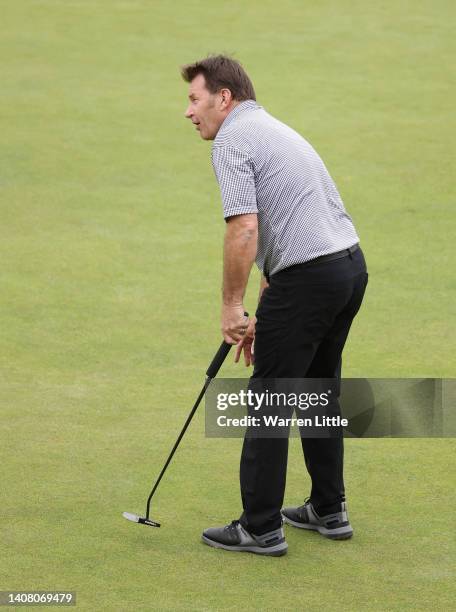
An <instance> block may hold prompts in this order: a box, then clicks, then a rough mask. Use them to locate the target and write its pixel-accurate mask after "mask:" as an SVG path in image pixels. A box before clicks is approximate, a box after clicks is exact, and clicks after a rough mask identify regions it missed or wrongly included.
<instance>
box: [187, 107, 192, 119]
mask: <svg viewBox="0 0 456 612" xmlns="http://www.w3.org/2000/svg"><path fill="white" fill-rule="evenodd" d="M191 116H192V109H191V108H190V106H188V107H187V110H186V111H185V117H186V118H187V119H190V117H191Z"/></svg>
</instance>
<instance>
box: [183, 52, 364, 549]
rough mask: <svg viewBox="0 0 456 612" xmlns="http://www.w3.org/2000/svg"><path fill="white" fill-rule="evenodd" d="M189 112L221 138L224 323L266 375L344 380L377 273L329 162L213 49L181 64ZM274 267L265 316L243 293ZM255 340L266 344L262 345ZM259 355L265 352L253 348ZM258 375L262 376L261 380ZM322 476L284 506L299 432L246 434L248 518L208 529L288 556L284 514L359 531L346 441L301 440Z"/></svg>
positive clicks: (263, 299)
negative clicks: (350, 339) (293, 436)
mask: <svg viewBox="0 0 456 612" xmlns="http://www.w3.org/2000/svg"><path fill="white" fill-rule="evenodd" d="M182 76H183V78H184V80H185V81H187V82H188V83H189V105H188V108H187V110H186V112H185V116H186V117H187V118H188V119H190V120H191V122H192V123H193V124H194V126H195V129H196V130H197V131H199V133H200V136H201V138H203V139H204V140H212V141H213V145H212V163H213V166H214V170H215V174H216V177H217V180H218V183H219V186H220V190H221V196H222V201H223V212H224V218H225V221H226V233H225V239H224V260H223V299H222V313H221V328H222V334H223V337H224V339H225V340H226V341H227V342H229V343H231V344H237V351H236V357H235V360H236V361H238V360H239V357H240V355H241V352H242V351H243V352H244V359H245V364H246V365H250V364H251V363H254V371H253V375H252V379H257V378H304V377H308V378H330V377H332V378H336V379H339V378H340V368H341V355H342V350H343V347H344V344H345V341H346V339H347V336H348V332H349V329H350V325H351V322H352V320H353V318H354V317H355V315H356V313H357V312H358V309H359V307H360V305H361V302H362V299H363V295H364V291H365V288H366V285H367V271H366V264H365V261H364V257H363V253H362V251H361V249H360V248H359V245H358V242H359V238H358V235H357V233H356V231H355V228H354V226H353V223H352V221H351V218H350V216H349V215H348V214H347V212H346V210H345V208H344V205H343V203H342V200H341V198H340V195H339V193H338V191H337V188H336V186H335V184H334V182H333V180H332V179H331V177H330V175H329V173H328V171H327V169H326V167H325V165H324V164H323V162H322V160H321V159H320V157H319V156H318V154H317V153H316V151H315V150H314V149H313V148H312V146H311V145H310V144H309V143H308V142H307V141H306V140H304V138H302V137H301V136H300V135H299V134H297V133H296V132H295V131H294V130H292V129H291V128H289V127H288V126H286V125H285V124H283V123H281V122H280V121H278V120H277V119H275V118H274V117H272V116H271V115H269V114H268V113H267V112H266V111H265V110H264V109H263V107H261V106H259V105H258V104H257V103H256V97H255V91H254V88H253V86H252V83H251V81H250V79H249V77H248V76H247V74H246V73H245V71H244V69H243V68H242V66H241V65H240V64H239V63H238V62H237V61H235V60H233V59H231V58H229V57H227V56H223V55H217V56H210V57H208V58H206V59H204V60H202V61H199V62H196V63H194V64H188V65H186V66H184V67H183V68H182ZM255 260H256V263H257V265H258V267H259V268H260V270H261V271H262V272H263V275H262V279H261V284H260V299H259V306H258V310H257V312H256V316H255V317H252V318H251V319H247V318H246V317H245V316H244V305H243V298H244V294H245V289H246V286H247V282H248V278H249V274H250V270H251V267H252V264H253V262H254V261H255ZM254 340H255V349H254V351H253V343H254ZM253 353H254V355H253ZM252 379H251V380H252ZM302 447H303V452H304V458H305V463H306V467H307V470H308V472H309V474H310V477H311V480H312V489H311V494H310V498H308V499H307V500H306V501H305V503H304V505H302V506H298V507H294V508H284V509H282V510H281V507H282V502H283V496H284V490H285V478H286V466H287V453H288V439H287V438H248V437H246V438H245V439H244V445H243V449H242V456H241V468H240V481H241V494H242V503H243V513H242V515H241V517H240V519H239V520H236V521H233V522H232V523H231V524H229V525H226V526H225V527H220V528H211V529H207V530H206V531H204V533H203V541H204V542H205V543H206V544H209V545H210V546H213V547H216V548H224V549H226V550H233V551H250V552H254V553H258V554H263V555H271V556H280V555H283V554H285V553H286V551H287V543H286V541H285V537H284V533H283V528H282V522H283V521H285V522H286V523H289V524H291V525H293V526H295V527H298V528H302V529H311V530H316V531H318V532H319V533H320V534H321V535H323V536H325V537H328V538H333V539H346V538H349V537H351V535H352V533H353V530H352V527H351V525H350V523H349V520H348V515H347V507H346V502H345V489H344V481H343V437H342V436H341V435H340V436H338V437H331V438H314V439H312V438H304V437H303V438H302Z"/></svg>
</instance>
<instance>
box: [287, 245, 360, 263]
mask: <svg viewBox="0 0 456 612" xmlns="http://www.w3.org/2000/svg"><path fill="white" fill-rule="evenodd" d="M358 249H359V243H356V244H354V245H353V246H351V247H349V248H348V249H344V250H343V251H337V253H329V255H322V256H321V257H315V259H309V261H305V262H304V264H303V265H305V266H312V265H313V264H316V263H322V262H323V261H332V260H333V259H341V258H342V257H348V255H351V254H352V253H354V252H355V251H357V250H358ZM298 265H299V264H298Z"/></svg>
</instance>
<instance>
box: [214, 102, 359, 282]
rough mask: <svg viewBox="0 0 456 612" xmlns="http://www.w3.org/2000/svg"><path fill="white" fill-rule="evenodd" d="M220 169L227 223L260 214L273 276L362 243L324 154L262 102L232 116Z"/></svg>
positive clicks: (261, 259)
mask: <svg viewBox="0 0 456 612" xmlns="http://www.w3.org/2000/svg"><path fill="white" fill-rule="evenodd" d="M212 164H213V166H214V171H215V175H216V177H217V180H218V183H219V186H220V191H221V195H222V202H223V214H224V217H225V219H227V218H228V217H231V216H233V215H242V214H246V213H257V214H258V233H259V235H258V251H257V258H256V263H257V265H258V267H259V268H260V270H262V271H263V272H264V273H266V275H271V274H275V273H276V272H279V270H282V269H284V268H287V267H289V266H292V265H294V264H298V263H304V262H306V261H308V260H310V259H314V258H315V257H320V256H321V255H327V254H329V253H336V252H337V251H341V250H342V249H345V248H348V247H350V246H352V245H354V244H356V243H357V242H359V238H358V236H357V234H356V230H355V228H354V226H353V223H352V220H351V218H350V216H349V215H348V214H347V212H346V210H345V207H344V205H343V202H342V199H341V197H340V195H339V192H338V191H337V188H336V186H335V184H334V181H333V180H332V178H331V177H330V175H329V173H328V170H327V169H326V167H325V165H324V163H323V161H322V160H321V158H320V157H319V155H318V153H317V152H316V151H315V150H314V149H313V147H312V146H311V145H310V144H309V143H308V142H307V141H306V140H305V139H304V138H303V137H302V136H300V135H299V134H298V133H297V132H295V131H294V130H293V129H291V128H290V127H288V126H287V125H285V124H284V123H282V122H281V121H278V120H277V119H275V118H274V117H272V116H271V115H270V114H269V113H267V112H266V111H265V110H264V108H263V107H262V106H259V105H258V104H257V103H256V102H255V101H254V100H246V101H244V102H241V103H240V104H238V105H237V106H236V107H235V108H234V109H233V110H232V111H231V112H230V114H229V115H228V116H227V117H226V118H225V120H224V122H223V123H222V125H221V127H220V129H219V131H218V133H217V136H216V137H215V139H214V141H213V145H212Z"/></svg>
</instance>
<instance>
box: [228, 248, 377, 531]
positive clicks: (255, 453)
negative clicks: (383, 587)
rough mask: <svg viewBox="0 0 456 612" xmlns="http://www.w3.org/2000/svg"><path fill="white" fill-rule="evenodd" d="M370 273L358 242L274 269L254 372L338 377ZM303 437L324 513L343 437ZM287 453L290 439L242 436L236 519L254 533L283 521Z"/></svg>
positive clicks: (335, 496) (333, 501)
mask: <svg viewBox="0 0 456 612" xmlns="http://www.w3.org/2000/svg"><path fill="white" fill-rule="evenodd" d="M367 279H368V274H367V271H366V262H365V260H364V255H363V252H362V250H361V249H360V248H359V249H358V250H357V251H355V252H354V253H353V254H351V255H347V256H346V257H344V258H342V259H338V260H335V261H329V262H321V263H314V264H311V265H308V264H300V265H297V266H292V267H290V268H286V269H284V270H282V271H280V272H278V273H277V274H274V275H273V276H271V278H270V283H269V287H267V288H266V289H265V291H264V292H263V295H262V298H261V300H260V303H259V306H258V309H257V312H256V316H257V325H256V333H255V366H254V371H253V375H252V378H333V377H336V378H339V379H340V376H341V363H342V362H341V358H342V351H343V348H344V345H345V342H346V340H347V336H348V332H349V330H350V326H351V323H352V321H353V318H354V317H355V315H356V313H357V312H358V310H359V308H360V306H361V302H362V300H363V296H364V292H365V289H366V285H367ZM301 442H302V448H303V453H304V460H305V465H306V467H307V471H308V472H309V475H310V478H311V481H312V488H311V493H310V500H311V502H312V504H313V506H314V508H315V509H316V511H317V512H318V513H319V514H321V515H324V514H329V513H330V512H332V511H335V510H337V507H338V504H339V503H340V502H341V501H344V500H345V487H344V479H343V454H344V446H343V436H340V437H332V438H301ZM287 459H288V439H287V438H255V437H247V436H246V437H245V439H244V444H243V448H242V455H241V466H240V484H241V496H242V505H243V508H244V511H243V513H242V515H241V517H240V521H241V524H242V525H243V526H244V527H245V528H246V529H247V530H248V531H250V532H251V533H254V534H258V535H259V534H262V533H266V532H268V531H271V530H273V529H277V528H278V527H280V525H281V523H282V521H281V515H280V510H281V507H282V503H283V497H284V492H285V482H286V469H287ZM303 497H304V496H303Z"/></svg>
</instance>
